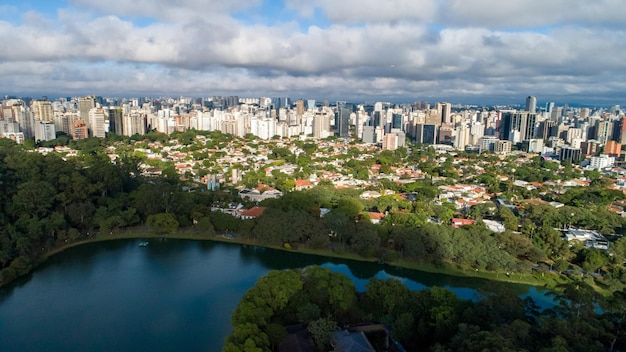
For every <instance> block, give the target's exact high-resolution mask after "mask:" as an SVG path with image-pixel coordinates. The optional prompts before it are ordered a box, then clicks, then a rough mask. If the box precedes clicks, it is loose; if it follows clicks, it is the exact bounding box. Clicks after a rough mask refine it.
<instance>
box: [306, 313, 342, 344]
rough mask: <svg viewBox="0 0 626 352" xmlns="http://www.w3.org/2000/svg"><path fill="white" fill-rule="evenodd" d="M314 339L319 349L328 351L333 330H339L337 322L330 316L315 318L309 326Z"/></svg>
mask: <svg viewBox="0 0 626 352" xmlns="http://www.w3.org/2000/svg"><path fill="white" fill-rule="evenodd" d="M307 329H308V330H309V332H310V333H311V335H312V336H313V341H315V345H316V346H317V349H318V350H319V351H328V348H329V347H330V338H331V336H332V334H333V332H335V331H337V323H336V322H334V321H333V320H331V319H330V318H319V319H316V320H313V321H312V322H311V323H310V324H309V326H308V327H307Z"/></svg>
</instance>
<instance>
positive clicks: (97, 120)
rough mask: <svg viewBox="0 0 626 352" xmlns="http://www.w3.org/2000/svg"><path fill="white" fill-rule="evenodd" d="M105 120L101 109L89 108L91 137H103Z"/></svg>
mask: <svg viewBox="0 0 626 352" xmlns="http://www.w3.org/2000/svg"><path fill="white" fill-rule="evenodd" d="M105 120H106V117H105V113H104V110H103V109H99V108H93V109H91V110H89V126H88V127H89V131H90V132H91V133H90V134H91V136H92V137H100V138H104V137H105V136H106V134H105V132H106V130H105V126H104V123H105V122H104V121H105Z"/></svg>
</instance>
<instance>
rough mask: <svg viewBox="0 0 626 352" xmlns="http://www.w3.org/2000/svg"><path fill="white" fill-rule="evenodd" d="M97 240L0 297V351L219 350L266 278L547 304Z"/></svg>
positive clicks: (267, 256)
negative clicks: (320, 276)
mask: <svg viewBox="0 0 626 352" xmlns="http://www.w3.org/2000/svg"><path fill="white" fill-rule="evenodd" d="M138 244H139V241H138V240H120V241H114V242H101V243H92V244H88V245H84V246H81V247H75V248H71V249H68V250H67V251H65V252H63V253H61V254H59V255H57V256H55V257H53V258H52V259H50V260H49V261H48V262H47V263H46V264H45V265H44V266H42V267H40V268H38V269H37V271H35V273H33V274H32V275H30V276H28V277H25V278H23V279H21V280H19V281H18V282H16V283H15V284H13V285H10V286H8V287H5V288H2V289H0V351H3V352H9V351H220V350H221V348H222V346H223V341H224V337H225V336H227V335H228V334H229V333H230V331H231V326H230V314H231V312H232V310H233V309H234V308H235V306H236V305H237V302H238V301H239V300H240V299H241V297H242V296H243V294H244V293H245V292H246V290H248V289H249V288H250V287H252V286H253V285H254V283H255V282H256V281H257V279H258V278H259V277H261V276H263V275H265V274H266V273H267V272H268V271H270V270H275V269H286V268H297V267H305V266H308V265H314V264H318V265H323V266H328V267H330V268H331V269H332V270H335V271H339V272H342V273H344V274H347V275H349V276H350V277H351V278H352V279H353V280H354V281H355V284H356V286H357V289H359V290H364V286H365V283H366V282H367V280H368V279H369V278H372V277H378V278H387V277H397V278H399V279H400V280H402V281H403V282H404V283H405V284H406V285H407V286H409V288H411V289H415V290H418V289H422V288H424V287H431V286H442V287H446V288H449V289H451V290H452V291H454V292H456V293H457V295H459V296H460V297H461V298H467V299H471V298H474V297H476V295H477V290H485V291H488V292H491V291H493V290H495V289H497V286H499V285H505V286H506V287H508V288H510V289H513V290H515V292H517V293H518V294H520V295H523V296H527V295H530V296H531V297H533V298H534V299H535V300H537V301H538V303H539V304H540V305H543V306H547V305H550V300H549V299H548V298H546V297H545V296H544V293H543V292H541V291H538V290H537V289H535V288H533V287H528V286H523V285H511V284H498V283H494V282H490V281H485V280H480V279H470V278H459V277H453V276H447V275H440V274H430V273H422V272H417V271H411V270H406V269H398V268H393V267H389V266H385V265H379V264H374V263H361V262H354V261H346V260H338V259H333V258H324V257H317V256H309V255H302V254H296V253H289V252H282V251H276V250H270V249H264V248H257V247H250V246H239V245H235V244H221V243H213V242H194V241H183V240H166V241H158V240H152V241H150V245H149V246H148V247H139V246H138Z"/></svg>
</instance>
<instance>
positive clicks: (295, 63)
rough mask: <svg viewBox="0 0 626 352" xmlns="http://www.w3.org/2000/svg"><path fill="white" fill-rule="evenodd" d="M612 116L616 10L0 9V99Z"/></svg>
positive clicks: (96, 0) (437, 6) (53, 2)
mask: <svg viewBox="0 0 626 352" xmlns="http://www.w3.org/2000/svg"><path fill="white" fill-rule="evenodd" d="M88 94H94V95H101V96H117V97H131V96H134V97H138V96H197V97H200V96H204V97H208V96H214V95H238V96H240V97H259V96H268V97H274V96H289V97H291V98H292V99H299V98H305V99H307V98H308V99H318V100H321V99H328V100H330V101H333V100H350V101H392V102H413V101H417V100H423V101H450V102H452V103H466V104H470V103H478V104H482V103H494V104H495V103H520V104H523V102H524V101H525V98H526V96H528V95H533V96H536V97H537V100H538V101H539V102H540V103H541V102H545V101H556V102H562V103H579V104H590V105H593V104H597V105H613V104H620V103H621V104H622V105H626V1H624V0H594V1H589V0H506V1H503V0H177V1H172V0H107V1H103V0H64V1H62V0H20V1H15V0H0V95H2V96H4V95H18V96H20V95H30V96H33V97H37V96H38V95H48V96H77V95H88Z"/></svg>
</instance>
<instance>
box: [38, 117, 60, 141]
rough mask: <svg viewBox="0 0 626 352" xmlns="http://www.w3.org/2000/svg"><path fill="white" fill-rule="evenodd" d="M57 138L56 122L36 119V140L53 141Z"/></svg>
mask: <svg viewBox="0 0 626 352" xmlns="http://www.w3.org/2000/svg"><path fill="white" fill-rule="evenodd" d="M55 138H56V130H55V128H54V122H51V121H35V141H51V140H53V139H55Z"/></svg>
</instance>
